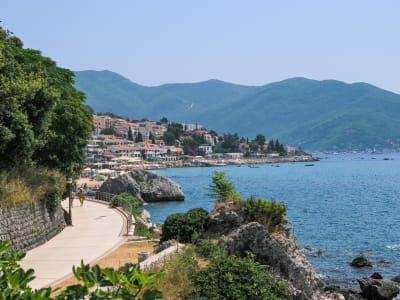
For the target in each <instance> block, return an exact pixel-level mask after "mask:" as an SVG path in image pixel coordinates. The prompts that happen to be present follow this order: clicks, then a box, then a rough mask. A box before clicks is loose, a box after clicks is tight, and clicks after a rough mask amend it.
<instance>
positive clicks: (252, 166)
mask: <svg viewBox="0 0 400 300" xmlns="http://www.w3.org/2000/svg"><path fill="white" fill-rule="evenodd" d="M249 168H259V166H256V165H249Z"/></svg>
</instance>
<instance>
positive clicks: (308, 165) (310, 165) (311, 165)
mask: <svg viewBox="0 0 400 300" xmlns="http://www.w3.org/2000/svg"><path fill="white" fill-rule="evenodd" d="M305 166H306V167H313V166H314V164H306V165H305Z"/></svg>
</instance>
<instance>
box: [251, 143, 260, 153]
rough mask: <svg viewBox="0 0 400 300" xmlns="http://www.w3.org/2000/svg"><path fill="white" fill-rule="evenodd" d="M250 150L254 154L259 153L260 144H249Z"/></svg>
mask: <svg viewBox="0 0 400 300" xmlns="http://www.w3.org/2000/svg"><path fill="white" fill-rule="evenodd" d="M249 147H250V150H251V151H253V152H257V151H258V149H259V148H260V144H259V143H257V141H251V142H250V144H249Z"/></svg>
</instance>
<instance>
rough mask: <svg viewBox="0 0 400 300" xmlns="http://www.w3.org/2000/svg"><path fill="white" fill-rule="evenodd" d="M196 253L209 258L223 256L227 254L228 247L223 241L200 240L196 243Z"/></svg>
mask: <svg viewBox="0 0 400 300" xmlns="http://www.w3.org/2000/svg"><path fill="white" fill-rule="evenodd" d="M196 253H197V254H198V255H199V256H201V257H203V258H208V259H217V258H223V257H225V256H226V255H227V252H226V248H225V247H224V245H223V244H222V243H221V242H218V241H213V240H209V239H206V240H200V241H199V242H198V243H197V244H196Z"/></svg>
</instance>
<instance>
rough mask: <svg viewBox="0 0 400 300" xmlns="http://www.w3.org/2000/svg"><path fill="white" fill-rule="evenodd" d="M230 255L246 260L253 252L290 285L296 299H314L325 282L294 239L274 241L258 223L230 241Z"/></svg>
mask: <svg viewBox="0 0 400 300" xmlns="http://www.w3.org/2000/svg"><path fill="white" fill-rule="evenodd" d="M226 243H227V249H228V252H229V253H231V254H234V255H237V256H245V255H246V253H247V252H249V251H250V252H252V253H254V254H255V256H256V260H257V261H259V262H260V263H262V264H266V265H268V266H270V267H271V269H270V272H271V273H272V274H274V275H275V276H276V277H278V278H282V279H284V280H286V281H288V283H289V289H290V292H291V294H292V296H293V298H294V299H312V298H313V297H314V298H315V295H314V294H315V293H316V292H318V291H320V290H321V289H322V286H323V284H322V282H321V280H320V279H319V277H318V275H317V273H316V272H315V271H314V269H313V268H312V266H311V265H310V263H309V262H308V261H307V259H306V257H305V255H304V253H303V252H302V251H301V250H300V249H299V248H298V247H297V246H296V243H295V241H294V239H293V237H291V236H290V235H287V236H283V235H279V237H277V238H274V237H272V236H271V235H270V234H269V233H268V232H267V231H266V229H265V227H264V226H262V225H261V224H259V223H257V222H252V223H248V224H245V225H242V226H241V227H239V228H238V229H236V230H235V231H234V232H232V233H231V234H230V235H229V236H228V237H227V241H226Z"/></svg>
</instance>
